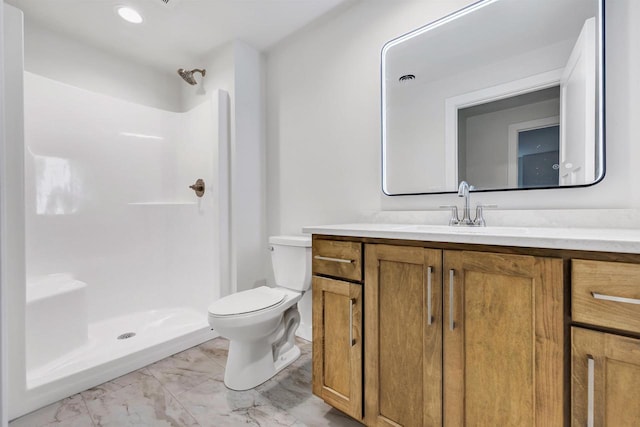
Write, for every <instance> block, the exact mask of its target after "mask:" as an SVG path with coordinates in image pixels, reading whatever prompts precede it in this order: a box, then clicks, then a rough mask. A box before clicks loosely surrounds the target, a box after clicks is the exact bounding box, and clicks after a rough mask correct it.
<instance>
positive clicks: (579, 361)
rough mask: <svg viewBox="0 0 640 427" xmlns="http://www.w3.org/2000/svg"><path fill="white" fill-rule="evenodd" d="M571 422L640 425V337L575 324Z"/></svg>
mask: <svg viewBox="0 0 640 427" xmlns="http://www.w3.org/2000/svg"><path fill="white" fill-rule="evenodd" d="M571 343H572V357H571V358H572V373H571V407H572V410H571V425H572V426H575V427H584V426H588V427H593V426H609V427H637V426H638V425H640V386H639V385H640V339H634V338H628V337H623V336H619V335H615V334H610V333H605V332H599V331H592V330H588V329H584V328H576V327H574V328H571Z"/></svg>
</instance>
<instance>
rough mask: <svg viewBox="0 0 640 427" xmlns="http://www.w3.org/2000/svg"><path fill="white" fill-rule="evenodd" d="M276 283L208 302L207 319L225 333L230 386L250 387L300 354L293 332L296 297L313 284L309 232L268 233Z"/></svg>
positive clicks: (297, 319) (226, 380)
mask: <svg viewBox="0 0 640 427" xmlns="http://www.w3.org/2000/svg"><path fill="white" fill-rule="evenodd" d="M269 245H270V246H269V249H270V250H271V263H272V265H273V271H274V275H275V279H276V284H277V286H276V287H274V288H270V287H268V286H260V287H258V288H255V289H251V290H248V291H243V292H237V293H235V294H232V295H229V296H226V297H224V298H221V299H219V300H218V301H216V302H214V303H213V304H211V305H210V306H209V324H210V325H211V327H212V328H213V329H214V330H215V331H216V332H218V333H219V334H220V335H222V336H223V337H225V338H228V339H229V355H228V357H227V366H226V368H225V372H224V383H225V385H226V386H227V387H228V388H230V389H232V390H248V389H251V388H254V387H256V386H258V385H260V384H262V383H263V382H265V381H267V380H268V379H269V378H271V377H273V376H274V375H275V374H277V373H278V372H280V371H281V370H282V369H284V368H285V367H287V366H288V365H289V364H291V363H292V362H293V361H295V360H296V359H297V358H298V357H299V356H300V349H299V348H298V346H296V345H295V332H296V329H297V328H298V325H299V324H300V314H299V313H298V307H297V304H296V303H297V302H298V301H299V300H300V298H301V297H302V294H303V293H304V292H305V291H306V290H308V289H309V288H310V287H311V237H310V236H273V237H270V238H269Z"/></svg>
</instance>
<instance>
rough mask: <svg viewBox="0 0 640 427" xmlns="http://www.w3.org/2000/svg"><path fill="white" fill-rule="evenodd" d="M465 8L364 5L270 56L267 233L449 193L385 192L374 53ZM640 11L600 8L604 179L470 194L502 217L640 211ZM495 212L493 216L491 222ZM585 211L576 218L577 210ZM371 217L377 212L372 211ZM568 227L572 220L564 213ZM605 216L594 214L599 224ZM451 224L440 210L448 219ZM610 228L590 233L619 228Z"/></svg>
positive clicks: (611, 5) (425, 206) (411, 206)
mask: <svg viewBox="0 0 640 427" xmlns="http://www.w3.org/2000/svg"><path fill="white" fill-rule="evenodd" d="M468 3H471V2H464V1H460V2H449V1H446V2H445V1H428V2H427V1H394V2H383V1H366V2H360V3H357V4H356V5H354V6H353V7H351V8H350V9H348V10H346V11H344V13H342V14H341V15H339V16H336V17H333V18H332V19H330V20H328V21H325V22H322V23H321V24H318V25H315V26H314V27H312V28H311V29H309V30H308V31H306V32H303V33H301V34H298V35H296V37H295V38H291V39H289V40H288V41H287V42H286V43H283V44H281V45H280V46H278V47H277V48H275V49H274V50H273V51H272V52H270V53H269V55H268V60H267V76H268V81H267V91H268V92H267V153H268V160H267V161H268V163H267V165H268V168H267V170H268V180H267V184H268V191H267V200H268V201H269V204H268V214H269V217H268V218H269V222H268V231H269V233H270V234H273V233H279V232H287V233H292V232H298V231H299V230H300V227H301V226H303V225H307V224H327V223H339V222H348V221H353V220H368V219H371V217H372V216H371V215H369V214H374V213H375V212H377V211H379V210H380V209H382V210H429V209H437V207H438V206H439V205H443V204H450V203H452V202H457V201H458V200H457V198H455V196H454V195H451V194H447V195H425V196H396V197H389V196H384V195H383V194H382V192H381V190H380V107H379V99H380V90H379V78H380V71H379V66H380V64H379V61H380V49H381V47H382V45H383V44H384V43H385V42H386V41H387V40H389V39H391V38H393V37H395V36H398V35H400V34H402V33H405V32H407V31H409V30H412V29H414V28H417V27H418V26H421V25H423V24H425V23H427V22H430V21H432V20H434V19H436V18H438V17H441V16H443V15H445V14H446V13H448V12H451V11H453V10H454V9H457V8H459V7H462V6H464V5H465V4H468ZM638 20H640V3H639V2H635V1H632V0H617V1H609V2H607V11H606V23H607V46H606V48H607V51H606V61H607V75H606V88H607V99H606V111H607V129H606V131H607V134H606V137H607V175H606V177H605V179H604V181H603V182H601V183H599V184H597V185H595V186H593V187H587V188H574V189H558V190H528V191H527V192H526V193H525V192H523V191H511V192H488V193H482V194H477V195H474V196H473V199H474V200H475V201H478V202H480V201H481V202H485V203H497V204H498V205H499V206H500V207H501V208H504V209H575V208H593V209H601V208H618V209H628V208H637V207H640V192H637V191H636V192H629V191H627V189H628V188H629V187H628V185H629V183H633V182H640V168H638V167H637V166H636V163H637V162H638V161H639V160H640V145H639V144H636V143H634V141H635V140H637V139H638V137H639V136H640V123H639V122H638V120H635V119H634V117H638V116H639V115H640V87H639V83H638V81H637V78H634V76H637V75H638V74H639V73H640V57H639V55H638V52H640V46H639V43H640V30H639V29H638V28H637V26H635V25H634V22H638ZM490 215H491V213H488V214H487V216H488V217H489V216H490ZM578 215H580V214H578ZM374 216H375V215H374ZM566 218H567V219H566V221H568V222H567V223H564V224H562V223H561V224H558V223H557V222H556V225H571V223H572V222H571V221H572V220H571V218H572V215H568V216H567V217H566ZM600 219H601V218H600ZM443 220H446V213H444V214H443ZM610 222H611V223H610V224H609V223H602V222H600V223H599V224H594V225H600V226H604V225H612V226H621V225H620V224H619V223H618V222H617V221H616V220H615V219H612V220H611V221H610Z"/></svg>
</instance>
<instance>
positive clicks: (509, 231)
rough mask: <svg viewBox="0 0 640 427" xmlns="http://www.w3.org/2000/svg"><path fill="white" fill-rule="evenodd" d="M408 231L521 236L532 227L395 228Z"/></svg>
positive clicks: (527, 232)
mask: <svg viewBox="0 0 640 427" xmlns="http://www.w3.org/2000/svg"><path fill="white" fill-rule="evenodd" d="M394 230H395V231H405V232H407V233H429V234H472V235H476V234H477V235H487V236H520V235H523V234H529V233H530V231H531V229H530V228H527V227H496V226H489V227H466V226H449V225H402V226H398V227H397V228H395V229H394Z"/></svg>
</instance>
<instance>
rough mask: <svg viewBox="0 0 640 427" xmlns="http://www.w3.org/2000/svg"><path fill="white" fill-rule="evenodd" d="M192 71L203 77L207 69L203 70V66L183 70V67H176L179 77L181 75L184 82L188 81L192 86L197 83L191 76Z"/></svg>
mask: <svg viewBox="0 0 640 427" xmlns="http://www.w3.org/2000/svg"><path fill="white" fill-rule="evenodd" d="M193 73H200V74H201V75H202V77H204V76H205V74H207V70H205V69H204V68H203V69H199V68H194V69H193V70H185V69H184V68H179V69H178V74H180V77H182V79H183V80H184V81H185V82H187V83H189V84H190V85H192V86H193V85H197V84H198V82H196V79H195V78H194V77H193Z"/></svg>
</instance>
